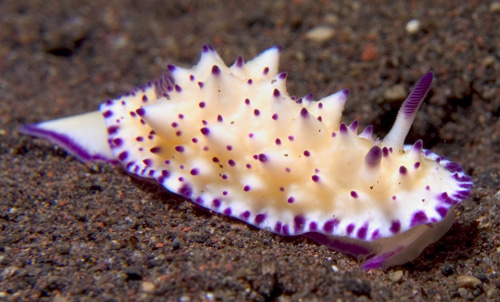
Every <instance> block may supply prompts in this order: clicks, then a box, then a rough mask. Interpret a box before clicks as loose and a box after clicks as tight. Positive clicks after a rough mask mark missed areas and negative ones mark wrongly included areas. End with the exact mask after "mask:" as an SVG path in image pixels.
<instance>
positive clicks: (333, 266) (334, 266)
mask: <svg viewBox="0 0 500 302" xmlns="http://www.w3.org/2000/svg"><path fill="white" fill-rule="evenodd" d="M332 271H334V272H335V273H336V272H338V271H339V268H338V267H337V266H336V265H332Z"/></svg>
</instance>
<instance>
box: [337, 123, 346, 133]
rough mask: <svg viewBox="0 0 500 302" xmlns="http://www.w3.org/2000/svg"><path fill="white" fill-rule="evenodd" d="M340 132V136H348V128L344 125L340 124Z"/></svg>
mask: <svg viewBox="0 0 500 302" xmlns="http://www.w3.org/2000/svg"><path fill="white" fill-rule="evenodd" d="M339 132H340V134H347V126H346V125H345V124H344V123H341V124H340V127H339Z"/></svg>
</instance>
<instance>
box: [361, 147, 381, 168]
mask: <svg viewBox="0 0 500 302" xmlns="http://www.w3.org/2000/svg"><path fill="white" fill-rule="evenodd" d="M381 161H382V149H380V147H378V146H374V147H372V148H371V149H370V151H368V153H367V154H366V156H365V164H366V165H367V166H369V167H372V168H373V167H377V166H378V165H380V162H381Z"/></svg>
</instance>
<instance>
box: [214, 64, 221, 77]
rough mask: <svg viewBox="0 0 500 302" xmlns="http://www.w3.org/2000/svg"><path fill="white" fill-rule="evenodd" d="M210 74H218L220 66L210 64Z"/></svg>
mask: <svg viewBox="0 0 500 302" xmlns="http://www.w3.org/2000/svg"><path fill="white" fill-rule="evenodd" d="M212 74H213V75H219V74H220V68H219V66H217V65H214V66H212Z"/></svg>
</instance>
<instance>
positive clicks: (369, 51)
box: [361, 44, 378, 62]
mask: <svg viewBox="0 0 500 302" xmlns="http://www.w3.org/2000/svg"><path fill="white" fill-rule="evenodd" d="M377 56H378V52H377V47H376V46H375V45H373V44H367V45H366V46H365V47H364V48H363V52H362V53H361V60H362V61H363V62H370V61H372V60H374V59H375V58H376V57H377Z"/></svg>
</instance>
